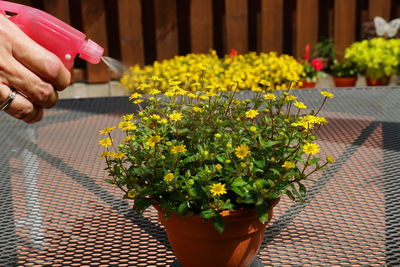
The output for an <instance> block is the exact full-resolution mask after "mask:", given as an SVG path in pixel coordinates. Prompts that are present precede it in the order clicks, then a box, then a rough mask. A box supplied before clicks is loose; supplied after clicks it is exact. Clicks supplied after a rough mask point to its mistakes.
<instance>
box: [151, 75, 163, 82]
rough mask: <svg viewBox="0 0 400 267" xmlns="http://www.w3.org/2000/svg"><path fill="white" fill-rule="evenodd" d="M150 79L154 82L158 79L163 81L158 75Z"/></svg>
mask: <svg viewBox="0 0 400 267" xmlns="http://www.w3.org/2000/svg"><path fill="white" fill-rule="evenodd" d="M149 80H150V81H153V82H157V81H161V78H160V77H157V76H152V77H150V78H149Z"/></svg>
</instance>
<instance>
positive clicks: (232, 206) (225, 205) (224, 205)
mask: <svg viewBox="0 0 400 267" xmlns="http://www.w3.org/2000/svg"><path fill="white" fill-rule="evenodd" d="M233 208H234V205H233V204H232V203H225V204H223V205H222V206H221V209H223V210H233Z"/></svg>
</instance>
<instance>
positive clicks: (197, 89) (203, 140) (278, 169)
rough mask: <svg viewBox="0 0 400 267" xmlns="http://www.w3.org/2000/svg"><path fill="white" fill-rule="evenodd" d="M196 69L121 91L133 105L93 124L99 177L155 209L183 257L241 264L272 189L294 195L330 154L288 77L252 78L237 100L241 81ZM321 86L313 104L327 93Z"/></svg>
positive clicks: (255, 245)
mask: <svg viewBox="0 0 400 267" xmlns="http://www.w3.org/2000/svg"><path fill="white" fill-rule="evenodd" d="M199 74H200V75H203V76H204V77H206V76H207V73H206V71H204V70H200V71H199ZM238 74H240V73H238ZM196 75H197V73H187V75H186V76H185V75H182V76H181V77H179V76H176V77H174V78H172V79H170V80H168V81H167V84H168V89H167V90H166V91H165V92H164V93H161V91H162V89H163V88H162V86H163V82H164V81H165V80H164V78H163V77H161V76H153V77H151V78H149V79H147V80H146V81H145V82H144V83H143V84H141V86H140V88H142V89H145V90H146V92H147V95H146V96H145V95H143V94H141V93H140V92H134V93H133V94H132V95H131V96H130V99H131V100H132V101H133V102H134V103H135V104H137V105H138V108H139V111H138V112H137V113H135V114H133V113H132V114H127V115H124V116H123V117H122V120H121V122H120V123H119V124H118V125H117V126H111V127H108V128H106V129H103V130H101V131H100V132H99V133H100V135H102V136H103V137H101V140H100V141H99V144H100V145H102V146H104V148H105V150H104V152H103V153H102V154H101V156H102V157H103V158H104V160H105V163H106V166H107V167H106V170H107V171H108V173H109V176H110V178H109V179H107V182H109V183H111V184H113V185H115V186H117V187H119V188H120V189H121V190H122V191H123V192H124V198H126V199H131V200H133V208H134V209H135V210H136V211H137V212H138V213H142V212H143V211H144V210H146V209H147V208H149V207H150V206H154V207H155V208H156V209H157V210H158V212H159V219H160V221H161V223H162V224H163V225H164V226H165V228H166V232H167V236H168V239H169V242H170V244H171V247H172V248H173V250H174V253H175V254H176V256H177V258H178V259H179V261H180V262H181V264H183V265H184V266H228V267H229V266H232V267H233V266H249V265H250V264H251V262H252V261H253V259H254V258H255V255H256V254H257V252H258V250H259V248H260V245H261V242H262V240H263V236H264V232H265V225H266V224H267V223H268V222H269V220H271V217H272V209H273V207H274V205H276V204H277V202H278V201H279V199H280V197H281V196H282V195H287V196H288V197H289V198H290V199H293V200H302V199H303V198H304V196H305V195H306V192H307V190H306V187H305V185H304V183H303V181H304V180H306V179H307V178H309V177H310V175H311V174H312V173H314V172H316V171H319V170H322V169H324V168H325V167H326V166H327V164H329V163H332V162H333V161H334V160H333V158H332V157H330V156H328V157H327V158H326V159H320V158H319V157H317V154H318V152H319V150H320V148H319V145H318V143H317V133H318V130H319V129H320V126H321V125H323V124H325V123H326V122H327V121H326V119H324V118H323V117H320V116H318V114H319V111H320V109H321V108H319V109H318V110H316V111H308V112H306V111H307V110H308V109H307V106H306V105H305V104H304V103H302V102H300V101H299V100H298V99H297V97H295V96H293V95H291V94H290V86H288V87H289V89H287V90H285V91H283V92H278V91H274V89H273V88H272V87H271V84H270V83H269V82H267V81H265V80H258V81H257V83H256V84H257V86H254V87H252V88H251V90H252V91H249V92H247V96H248V99H245V100H240V99H238V98H237V97H236V96H237V94H238V91H239V89H240V88H241V87H244V86H246V81H244V80H241V79H240V78H238V77H236V78H235V79H234V81H232V82H231V83H230V84H228V85H227V86H222V85H221V84H213V85H209V84H210V83H209V81H206V80H204V79H203V80H202V82H200V83H199V82H197V81H196V80H194V81H192V80H191V77H192V76H196ZM207 84H208V85H207ZM249 89H250V88H249ZM321 94H322V96H321V103H322V104H321V107H322V106H323V104H324V103H325V101H326V100H327V98H332V97H333V94H331V93H329V92H321ZM121 135H122V136H121Z"/></svg>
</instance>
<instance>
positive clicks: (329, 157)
mask: <svg viewBox="0 0 400 267" xmlns="http://www.w3.org/2000/svg"><path fill="white" fill-rule="evenodd" d="M326 161H327V162H328V163H334V162H335V159H334V158H333V157H332V156H327V157H326Z"/></svg>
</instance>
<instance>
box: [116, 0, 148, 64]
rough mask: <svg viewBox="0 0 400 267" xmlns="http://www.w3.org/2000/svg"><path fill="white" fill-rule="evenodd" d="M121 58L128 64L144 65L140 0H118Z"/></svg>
mask: <svg viewBox="0 0 400 267" xmlns="http://www.w3.org/2000/svg"><path fill="white" fill-rule="evenodd" d="M118 13H119V16H118V17H119V18H118V19H119V34H120V46H121V60H122V62H123V63H125V64H126V65H128V66H131V65H135V64H139V65H141V66H143V65H144V50H143V32H142V6H141V2H140V0H119V1H118Z"/></svg>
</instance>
